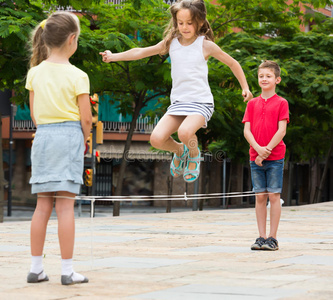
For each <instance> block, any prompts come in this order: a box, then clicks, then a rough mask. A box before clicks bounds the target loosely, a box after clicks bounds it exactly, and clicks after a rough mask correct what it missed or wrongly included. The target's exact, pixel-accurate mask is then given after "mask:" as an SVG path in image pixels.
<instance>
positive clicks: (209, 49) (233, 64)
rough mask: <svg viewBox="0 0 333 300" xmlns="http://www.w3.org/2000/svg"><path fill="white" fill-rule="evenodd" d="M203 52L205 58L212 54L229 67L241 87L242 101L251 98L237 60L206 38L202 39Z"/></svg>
mask: <svg viewBox="0 0 333 300" xmlns="http://www.w3.org/2000/svg"><path fill="white" fill-rule="evenodd" d="M203 53H204V56H205V58H206V59H208V58H209V56H213V57H214V58H216V59H217V60H219V61H220V62H222V63H224V64H226V65H227V66H228V67H229V68H230V69H231V71H232V72H233V73H234V75H235V76H236V78H237V79H238V81H239V84H240V85H241V87H242V90H243V92H242V95H243V97H244V102H245V101H249V100H251V99H252V98H253V96H252V93H251V92H250V89H249V85H248V84H247V81H246V77H245V75H244V72H243V69H242V67H241V65H240V64H239V62H238V61H237V60H235V59H234V58H232V57H231V56H230V55H229V54H227V53H225V52H224V51H222V49H221V48H220V47H219V46H218V45H216V44H215V43H214V42H212V41H208V40H204V43H203Z"/></svg>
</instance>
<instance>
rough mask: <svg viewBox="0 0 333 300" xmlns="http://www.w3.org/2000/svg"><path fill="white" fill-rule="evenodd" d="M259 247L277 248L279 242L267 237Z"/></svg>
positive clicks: (265, 248) (266, 248)
mask: <svg viewBox="0 0 333 300" xmlns="http://www.w3.org/2000/svg"><path fill="white" fill-rule="evenodd" d="M261 249H263V250H271V251H275V250H279V243H278V241H277V240H276V239H275V238H273V237H269V238H268V239H267V240H266V242H265V244H264V245H263V246H262V247H261Z"/></svg>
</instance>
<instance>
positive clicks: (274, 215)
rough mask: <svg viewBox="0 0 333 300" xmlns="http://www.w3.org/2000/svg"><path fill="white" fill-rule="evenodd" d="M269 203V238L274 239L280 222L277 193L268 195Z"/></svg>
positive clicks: (278, 196) (279, 205)
mask: <svg viewBox="0 0 333 300" xmlns="http://www.w3.org/2000/svg"><path fill="white" fill-rule="evenodd" d="M269 202H270V203H271V208H270V232H269V236H271V237H273V238H275V239H276V236H277V230H278V227H279V222H280V217H281V203H280V194H277V193H275V194H270V195H269Z"/></svg>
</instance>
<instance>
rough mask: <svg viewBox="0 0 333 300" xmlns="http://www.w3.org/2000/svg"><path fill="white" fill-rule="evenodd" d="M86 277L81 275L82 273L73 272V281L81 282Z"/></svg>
mask: <svg viewBox="0 0 333 300" xmlns="http://www.w3.org/2000/svg"><path fill="white" fill-rule="evenodd" d="M84 278H85V277H84V276H83V275H81V274H80V273H76V272H73V276H72V279H73V281H75V282H81V281H83V280H84Z"/></svg>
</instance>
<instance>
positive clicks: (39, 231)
mask: <svg viewBox="0 0 333 300" xmlns="http://www.w3.org/2000/svg"><path fill="white" fill-rule="evenodd" d="M53 194H54V193H40V194H38V198H37V205H36V209H35V212H34V214H33V216H32V220H31V227H30V247H31V255H32V256H41V255H43V249H44V243H45V236H46V228H47V223H48V221H49V219H50V216H51V213H52V209H53V201H54V198H53Z"/></svg>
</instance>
